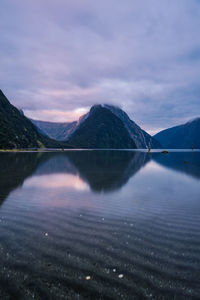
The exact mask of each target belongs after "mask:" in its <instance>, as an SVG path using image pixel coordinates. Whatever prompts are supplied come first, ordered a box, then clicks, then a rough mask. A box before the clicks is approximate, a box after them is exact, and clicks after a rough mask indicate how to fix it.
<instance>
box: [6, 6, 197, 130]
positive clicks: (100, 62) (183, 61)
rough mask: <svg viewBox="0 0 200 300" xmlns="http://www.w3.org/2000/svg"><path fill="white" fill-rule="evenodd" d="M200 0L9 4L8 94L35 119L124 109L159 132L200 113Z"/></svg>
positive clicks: (140, 123) (7, 29)
mask: <svg viewBox="0 0 200 300" xmlns="http://www.w3.org/2000/svg"><path fill="white" fill-rule="evenodd" d="M199 28H200V1H198V0H190V1H188V0H163V1H158V0H134V1H133V0H126V1H118V0H106V1H105V0H101V1H95V0H84V1H83V0H75V1H71V0H70V1H69V0H56V1H55V0H45V1H43V0H42V1H41V0H34V1H27V0H17V1H13V0H1V3H0V36H1V41H0V63H1V72H0V88H1V89H2V90H3V91H4V92H5V93H6V94H7V96H8V97H9V98H10V100H11V101H12V102H13V104H14V105H16V106H18V107H20V108H22V109H23V110H25V113H27V114H28V115H29V116H31V117H36V118H37V117H39V118H42V119H46V120H47V119H49V120H62V121H63V120H66V121H67V120H71V119H73V118H75V117H76V116H77V115H78V114H79V113H80V111H81V113H82V110H78V111H75V110H77V109H80V108H88V107H89V106H91V105H93V104H95V103H111V104H116V105H119V106H121V107H122V108H123V109H124V110H126V111H127V112H128V114H129V115H130V116H131V118H133V119H134V120H135V121H136V122H138V123H139V125H141V126H142V127H143V128H144V129H146V130H148V131H150V132H153V131H157V130H159V129H161V128H166V127H169V126H173V125H175V124H179V123H181V122H184V121H186V120H188V119H190V118H193V117H196V116H198V115H199V109H200V84H199V78H200V34H199Z"/></svg>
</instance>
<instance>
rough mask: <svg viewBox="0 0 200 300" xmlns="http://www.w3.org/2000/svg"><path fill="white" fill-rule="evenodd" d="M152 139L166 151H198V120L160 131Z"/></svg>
mask: <svg viewBox="0 0 200 300" xmlns="http://www.w3.org/2000/svg"><path fill="white" fill-rule="evenodd" d="M154 138H155V139H156V140H157V141H158V142H160V143H161V144H162V146H163V147H165V148H168V149H191V148H195V149H199V148H200V118H196V119H193V120H190V121H189V122H187V123H185V124H182V125H179V126H175V127H172V128H168V129H165V130H163V131H160V132H159V133H157V134H156V135H154Z"/></svg>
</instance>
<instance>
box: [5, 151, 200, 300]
mask: <svg viewBox="0 0 200 300" xmlns="http://www.w3.org/2000/svg"><path fill="white" fill-rule="evenodd" d="M148 298H149V299H150V298H152V299H170V300H171V299H200V152H194V153H192V152H182V153H181V152H177V153H171V152H170V153H169V154H168V155H165V154H161V153H152V154H151V155H148V154H146V153H142V152H129V151H71V152H65V153H16V154H15V153H0V299H14V300H17V299H45V300H46V299H126V300H127V299H148Z"/></svg>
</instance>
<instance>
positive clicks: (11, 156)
mask: <svg viewBox="0 0 200 300" xmlns="http://www.w3.org/2000/svg"><path fill="white" fill-rule="evenodd" d="M148 160H149V156H148V155H147V154H145V153H139V152H132V151H67V152H63V153H1V154H0V165H1V168H0V201H1V202H2V201H3V200H4V199H5V198H6V197H7V196H8V194H9V193H10V192H11V191H13V190H14V189H16V188H17V187H19V186H21V185H22V184H23V182H24V180H25V179H26V178H28V177H31V176H33V175H34V176H33V178H36V177H37V180H36V179H34V180H36V181H37V182H38V184H40V185H41V184H43V185H45V184H46V183H45V182H43V181H42V178H43V176H42V175H48V178H49V184H50V185H52V188H53V187H54V188H56V187H59V186H61V185H66V186H67V187H70V186H72V187H73V186H75V187H76V188H80V189H81V188H85V187H86V185H89V187H90V189H91V190H92V191H95V192H111V191H114V190H117V189H120V188H121V187H122V186H123V185H125V184H126V182H127V181H128V180H129V178H130V177H131V176H133V175H134V174H136V173H137V172H138V171H139V169H140V168H141V167H142V166H144V165H145V164H146V162H147V161H148ZM61 175H62V176H61ZM45 177H46V176H45ZM33 178H31V182H32V184H33V183H34V182H35V181H34V180H33ZM65 181H66V183H65ZM35 184H36V182H35Z"/></svg>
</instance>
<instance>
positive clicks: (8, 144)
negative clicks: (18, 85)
mask: <svg viewBox="0 0 200 300" xmlns="http://www.w3.org/2000/svg"><path fill="white" fill-rule="evenodd" d="M63 146H67V145H63ZM41 147H47V148H48V147H61V144H60V143H58V142H57V141H54V140H51V139H50V138H48V137H45V136H43V135H42V134H41V133H40V132H38V130H37V128H36V127H35V125H33V123H32V122H31V121H30V120H29V119H28V118H26V117H25V116H24V114H23V113H22V112H21V111H19V110H18V109H17V108H16V107H15V106H13V105H12V104H10V102H9V101H8V99H7V98H6V96H5V95H4V94H3V92H2V91H1V90H0V149H13V148H41Z"/></svg>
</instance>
